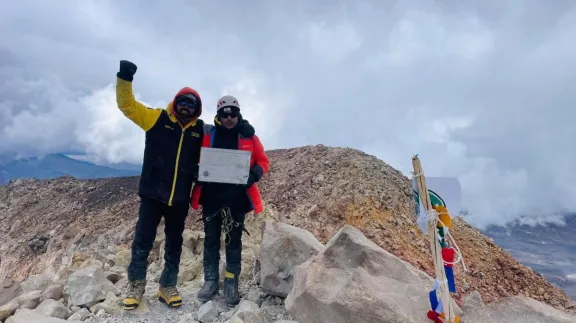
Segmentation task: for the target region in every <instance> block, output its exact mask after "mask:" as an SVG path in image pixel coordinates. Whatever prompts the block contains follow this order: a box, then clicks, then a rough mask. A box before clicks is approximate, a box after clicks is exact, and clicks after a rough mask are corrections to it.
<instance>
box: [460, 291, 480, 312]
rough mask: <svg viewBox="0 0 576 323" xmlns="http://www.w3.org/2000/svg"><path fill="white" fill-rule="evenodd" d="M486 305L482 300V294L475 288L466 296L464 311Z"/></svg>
mask: <svg viewBox="0 0 576 323" xmlns="http://www.w3.org/2000/svg"><path fill="white" fill-rule="evenodd" d="M484 306H485V305H484V301H483V300H482V295H480V293H479V292H478V291H477V290H475V291H473V292H472V293H470V294H468V295H467V296H466V297H465V298H464V306H462V311H463V312H464V313H468V312H471V311H473V310H475V309H479V308H483V307H484Z"/></svg>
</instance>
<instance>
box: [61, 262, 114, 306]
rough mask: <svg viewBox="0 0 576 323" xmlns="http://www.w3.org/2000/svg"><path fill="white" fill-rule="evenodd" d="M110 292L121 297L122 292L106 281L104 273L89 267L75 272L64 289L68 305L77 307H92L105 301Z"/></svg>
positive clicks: (96, 268) (94, 267)
mask: <svg viewBox="0 0 576 323" xmlns="http://www.w3.org/2000/svg"><path fill="white" fill-rule="evenodd" d="M108 292H113V293H114V294H115V295H120V290H118V288H116V287H115V286H114V284H112V282H110V281H109V280H108V279H106V276H105V275H104V271H103V270H102V268H101V267H98V266H88V267H86V268H82V269H80V270H78V271H76V272H74V273H73V274H72V275H70V277H68V282H67V283H66V286H65V288H64V294H65V295H66V296H67V298H68V304H70V305H77V306H92V305H94V304H95V303H97V302H100V301H103V300H105V299H106V294H107V293H108Z"/></svg>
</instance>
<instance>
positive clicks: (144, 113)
mask: <svg viewBox="0 0 576 323" xmlns="http://www.w3.org/2000/svg"><path fill="white" fill-rule="evenodd" d="M116 103H117V104H118V108H119V109H120V111H122V113H123V114H124V115H125V116H126V117H127V118H128V119H130V120H132V122H134V123H135V124H136V125H138V126H139V127H140V128H142V129H143V130H144V131H148V130H150V129H151V128H152V127H153V126H154V124H155V123H156V121H157V120H158V117H159V116H160V113H161V112H162V109H151V108H148V107H146V106H145V105H143V104H142V103H140V102H138V101H136V99H135V98H134V93H133V92H132V82H129V81H125V80H123V79H121V78H116Z"/></svg>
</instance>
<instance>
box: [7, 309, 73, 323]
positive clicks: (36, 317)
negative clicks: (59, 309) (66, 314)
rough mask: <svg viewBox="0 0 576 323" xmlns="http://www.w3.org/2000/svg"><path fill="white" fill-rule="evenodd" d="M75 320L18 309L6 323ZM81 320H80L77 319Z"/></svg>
mask: <svg viewBox="0 0 576 323" xmlns="http://www.w3.org/2000/svg"><path fill="white" fill-rule="evenodd" d="M67 322H74V321H65V320H63V319H59V318H57V317H47V316H44V315H42V314H40V313H36V312H34V311H20V310H19V311H18V312H16V314H14V316H10V317H9V318H8V319H7V320H6V322H5V323H67ZM76 322H80V321H76Z"/></svg>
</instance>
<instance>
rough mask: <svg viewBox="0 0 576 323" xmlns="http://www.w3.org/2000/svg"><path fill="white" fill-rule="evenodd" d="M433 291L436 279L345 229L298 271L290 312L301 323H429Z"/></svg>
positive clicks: (288, 308)
mask: <svg viewBox="0 0 576 323" xmlns="http://www.w3.org/2000/svg"><path fill="white" fill-rule="evenodd" d="M432 287H433V280H432V278H431V277H430V276H428V275H427V274H425V273H424V272H422V271H420V270H418V269H416V268H414V267H412V266H411V265H410V264H408V263H407V262H405V261H403V260H401V259H400V258H398V257H396V256H394V255H392V254H391V253H389V252H387V251H386V250H384V249H382V248H380V247H379V246H377V245H376V244H375V243H374V242H372V241H370V240H369V239H367V238H366V237H365V236H364V235H363V234H362V232H360V231H359V230H358V229H356V228H354V227H352V226H349V225H345V226H344V227H343V228H341V229H340V230H339V231H338V232H337V233H336V235H335V236H334V237H332V239H331V240H330V241H329V242H328V243H327V244H326V247H325V249H324V250H323V251H322V252H320V253H319V254H318V255H316V256H312V257H311V258H310V259H309V260H308V261H306V262H305V263H303V264H302V265H300V266H297V267H296V268H295V270H294V286H293V288H292V291H291V292H290V293H289V294H288V297H287V298H286V309H287V310H288V312H289V313H290V314H291V315H292V316H293V317H294V319H296V320H297V321H298V322H301V323H309V322H310V323H311V322H331V323H345V322H354V323H371V322H398V323H409V322H422V323H427V322H429V320H428V319H427V318H426V313H427V312H428V310H429V309H430V303H429V299H428V292H429V291H430V290H431V288H432ZM452 304H453V306H454V308H455V310H456V312H457V313H458V314H460V313H461V311H460V309H459V308H458V307H457V306H456V304H455V303H452Z"/></svg>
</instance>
